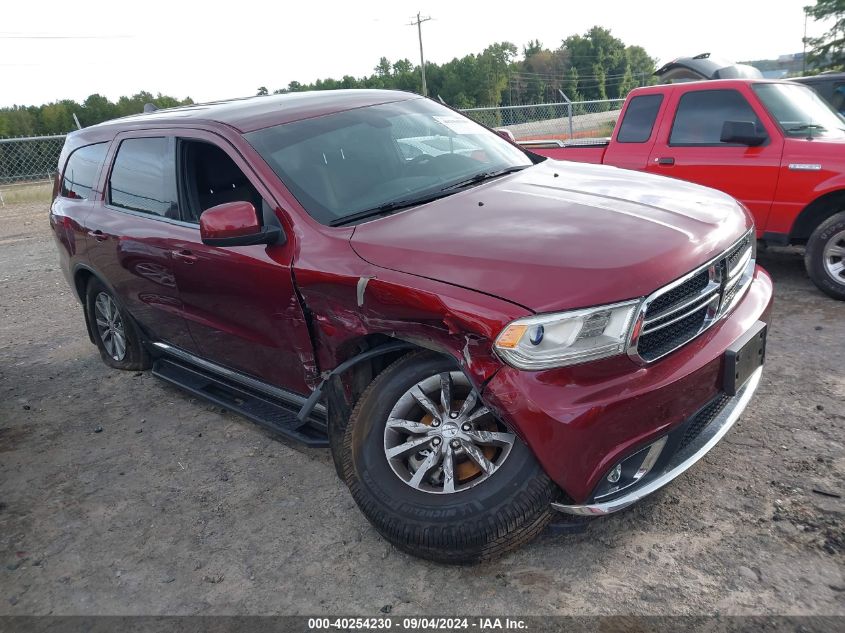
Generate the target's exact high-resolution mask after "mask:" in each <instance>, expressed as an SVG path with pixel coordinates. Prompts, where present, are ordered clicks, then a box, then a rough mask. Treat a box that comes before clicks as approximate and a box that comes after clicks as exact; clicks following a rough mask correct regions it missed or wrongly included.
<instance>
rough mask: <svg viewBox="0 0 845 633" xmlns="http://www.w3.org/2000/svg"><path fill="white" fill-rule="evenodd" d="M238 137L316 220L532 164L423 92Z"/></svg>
mask: <svg viewBox="0 0 845 633" xmlns="http://www.w3.org/2000/svg"><path fill="white" fill-rule="evenodd" d="M245 137H246V139H247V140H248V141H249V143H250V144H252V146H253V147H255V149H256V150H257V151H258V153H259V154H261V156H262V157H263V158H264V160H266V161H267V163H268V164H269V165H270V167H271V168H272V169H273V171H275V172H276V174H277V175H278V176H279V178H280V179H281V180H282V182H284V183H285V186H287V187H288V189H289V190H290V191H291V193H293V195H294V196H296V198H297V200H299V202H300V204H302V206H303V207H305V210H306V211H308V213H309V214H311V216H312V217H314V218H315V219H316V220H317V221H319V222H322V223H323V224H339V223H342V222H343V218H345V217H348V216H353V215H355V216H356V217H358V216H361V215H366V212H367V211H368V210H373V211H374V212H378V210H379V208H380V207H381V208H382V210H383V211H389V210H392V209H393V208H400V207H402V206H408V204H404V205H403V204H402V203H404V202H407V201H415V200H420V201H423V200H425V199H426V198H427V197H428V198H434V197H442V196H446V195H451V194H453V193H455V192H456V191H459V190H460V189H461V188H462V187H463V186H472V185H473V184H475V183H477V182H480V181H481V180H483V179H484V178H485V177H488V176H494V175H497V174H498V173H499V172H503V171H508V170H511V169H518V168H520V167H527V166H529V165H531V164H532V162H531V160H530V159H529V158H528V156H527V155H526V154H525V153H524V152H522V151H521V150H519V149H518V148H516V147H514V146H513V145H511V144H510V143H508V142H507V141H505V140H504V139H503V138H501V137H499V135H497V134H495V133H493V132H491V131H489V130H487V129H486V128H484V127H482V126H481V125H478V124H477V123H475V122H473V121H471V120H470V119H468V118H466V117H464V116H463V115H461V114H458V113H456V112H454V111H452V110H450V109H448V108H446V107H444V106H441V105H439V104H437V103H434V102H433V101H429V100H427V99H409V100H406V101H400V102H397V103H388V104H382V105H375V106H369V107H365V108H357V109H354V110H347V111H344V112H337V113H335V114H330V115H326V116H321V117H315V118H311V119H305V120H302V121H295V122H293V123H286V124H283V125H277V126H274V127H270V128H266V129H263V130H257V131H255V132H250V133H248V134H246V135H245Z"/></svg>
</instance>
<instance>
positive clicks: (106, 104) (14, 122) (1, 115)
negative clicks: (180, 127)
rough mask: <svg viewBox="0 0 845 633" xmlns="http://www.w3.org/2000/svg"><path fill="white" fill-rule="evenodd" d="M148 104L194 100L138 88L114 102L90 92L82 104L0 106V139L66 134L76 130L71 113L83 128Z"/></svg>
mask: <svg viewBox="0 0 845 633" xmlns="http://www.w3.org/2000/svg"><path fill="white" fill-rule="evenodd" d="M147 103H153V104H155V105H156V107H159V108H172V107H175V106H180V105H189V104H192V103H193V101H192V100H191V98H190V97H189V98H187V99H177V98H175V97H169V96H167V95H163V94H161V93H159V94H157V95H153V94H152V93H150V92H145V91H141V92H139V93H137V94H134V95H132V96H131V97H120V98H119V99H118V100H117V101H114V102H113V101H109V100H108V99H107V98H106V97H104V96H103V95H100V94H92V95H90V96H89V97H88V98H87V99H85V101H83V102H82V103H78V102H76V101H73V100H72V99H62V100H61V101H55V102H53V103H47V104H44V105H40V106H12V107H9V108H0V138H3V137H14V136H40V135H44V134H66V133H68V132H70V131H71V130H75V129H76V122H75V121H74V119H73V116H74V115H76V117H77V119H79V124H80V125H81V126H82V127H88V126H89V125H95V124H96V123H102V122H103V121H108V120H109V119H116V118H118V117H122V116H128V115H130V114H138V113H139V112H143V111H144V105H145V104H147Z"/></svg>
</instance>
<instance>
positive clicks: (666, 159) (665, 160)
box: [654, 156, 675, 165]
mask: <svg viewBox="0 0 845 633" xmlns="http://www.w3.org/2000/svg"><path fill="white" fill-rule="evenodd" d="M654 162H655V163H657V164H658V165H674V164H675V159H674V158H672V157H671V156H661V157H660V158H655V159H654Z"/></svg>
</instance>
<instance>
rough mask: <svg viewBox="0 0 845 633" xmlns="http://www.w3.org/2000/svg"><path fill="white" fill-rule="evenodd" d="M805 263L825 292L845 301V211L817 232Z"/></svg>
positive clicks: (814, 279)
mask: <svg viewBox="0 0 845 633" xmlns="http://www.w3.org/2000/svg"><path fill="white" fill-rule="evenodd" d="M804 264H805V266H806V267H807V274H808V275H810V279H812V280H813V283H815V284H816V286H818V287H819V289H820V290H821V291H822V292H824V293H826V294H828V295H830V296H831V297H833V298H834V299H839V300H840V301H845V211H840V212H839V213H837V214H836V215H834V216H831V217H829V218H828V219H827V220H825V221H824V222H822V223H821V224H820V225H819V226H818V227H817V228H816V230H815V231H813V234H812V235H811V236H810V239H809V240H808V241H807V249H806V251H805V254H804Z"/></svg>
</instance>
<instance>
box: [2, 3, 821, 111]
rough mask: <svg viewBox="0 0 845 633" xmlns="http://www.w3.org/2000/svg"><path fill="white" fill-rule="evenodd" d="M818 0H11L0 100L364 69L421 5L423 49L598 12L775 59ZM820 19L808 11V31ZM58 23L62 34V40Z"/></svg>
mask: <svg viewBox="0 0 845 633" xmlns="http://www.w3.org/2000/svg"><path fill="white" fill-rule="evenodd" d="M811 2H812V0H708V1H706V2H701V1H697V2H688V1H685V0H677V1H675V2H653V1H639V2H637V1H632V0H628V1H622V0H594V1H585V2H573V1H568V2H566V1H561V0H556V1H553V2H546V1H542V0H535V1H534V2H518V1H517V0H508V1H507V2H500V1H499V0H495V1H494V0H487V1H485V2H459V1H457V0H443V1H441V0H413V1H410V2H409V1H406V0H387V1H385V0H376V1H369V2H366V1H363V0H358V1H351V2H350V1H347V2H333V1H330V0H323V1H319V0H318V1H312V2H308V1H296V2H272V1H266V0H265V1H259V0H237V1H236V2H228V1H226V2H224V1H222V0H217V1H214V0H210V1H209V0H206V1H205V2H196V3H195V2H190V1H188V0H183V1H181V2H180V1H179V0H167V1H161V0H138V1H135V2H125V0H124V1H123V2H121V1H120V0H106V1H100V0H70V1H69V0H61V1H60V2H57V1H55V0H29V1H26V2H5V3H4V6H3V9H2V21H0V106H6V105H11V104H26V105H30V104H40V103H44V102H48V101H54V100H58V99H63V98H70V99H76V100H78V101H81V100H83V99H84V98H85V97H86V96H88V95H89V94H91V93H93V92H99V93H100V94H104V95H106V96H107V97H109V98H110V99H116V98H117V97H119V96H120V95H124V94H126V95H128V94H132V93H135V92H138V91H140V90H149V91H150V92H154V93H155V92H162V93H164V94H169V95H172V96H176V97H180V98H181V97H186V96H190V97H192V98H193V99H194V100H196V101H208V100H213V99H222V98H228V97H236V96H244V95H251V94H254V93H255V91H256V89H257V88H258V86H267V87H268V88H269V89H270V90H271V91H272V90H274V89H276V88H281V87H285V86H287V84H288V83H289V82H290V81H292V80H297V81H300V82H302V83H307V82H311V81H313V80H315V79H317V78H319V77H338V78H339V77H341V76H342V75H344V74H349V75H354V76H356V77H360V76H362V75H365V74H367V75H368V74H371V73H372V72H373V67H374V66H375V65H376V63H377V62H378V60H379V58H380V57H381V56H385V57H387V58H389V59H390V60H391V61H395V60H397V59H401V58H403V57H407V58H409V59H411V60H412V61H414V62H415V63H418V61H419V49H418V44H417V37H416V29H415V28H413V27H411V26H407V24H408V23H409V22H410V18H411V16H412V15H413V14H415V13H416V12H417V11H421V12H422V13H423V15H424V16H426V15H430V16H431V17H432V18H434V19H433V20H432V21H430V22H426V23H425V24H424V25H423V40H424V45H425V53H426V58H427V59H428V60H429V61H433V62H438V63H442V62H446V61H449V60H450V59H452V58H453V57H461V56H463V55H466V54H468V53H476V52H480V51H481V50H483V49H484V47H485V46H487V45H488V44H490V43H492V42H495V41H502V40H508V41H511V42H513V43H515V44H516V45H517V46H518V47H520V49H521V47H522V45H523V44H525V43H526V42H527V41H528V40H530V39H534V38H538V39H540V41H541V42H542V43H543V44H544V45H545V46H547V47H549V48H557V47H558V46H559V45H560V42H561V40H562V39H563V38H565V37H566V36H568V35H570V34H572V33H583V32H585V31H586V30H587V29H589V28H590V27H591V26H593V25H595V24H598V25H601V26H605V27H607V28H609V29H610V30H611V31H612V32H613V34H614V35H616V36H617V37H619V38H621V39H622V40H623V41H625V43H626V44H639V45H640V46H643V47H644V48H645V49H646V50H647V51H648V52H649V53H650V54H651V55H653V56H655V57H657V58H658V59H659V60H660V61H663V62H665V61H668V60H670V59H672V58H674V57H679V56H687V55H695V54H698V53H702V52H707V51H709V52H711V53H713V54H714V55H715V54H718V55H719V56H723V57H727V58H729V59H734V60H739V59H761V58H773V57H777V56H778V55H781V54H784V53H794V52H798V51H800V50H801V48H802V44H801V38H802V36H803V33H804V14H803V11H802V7H803V6H804V5H805V4H810V3H811ZM822 30H823V29H822V28H821V25H814V24H813V22H812V20H811V21H810V23H809V28H808V32H809V34H810V35H811V36H812V35H816V34H819V33H820V32H821V31H822ZM57 36H61V37H63V38H67V39H59V38H58V37H57Z"/></svg>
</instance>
